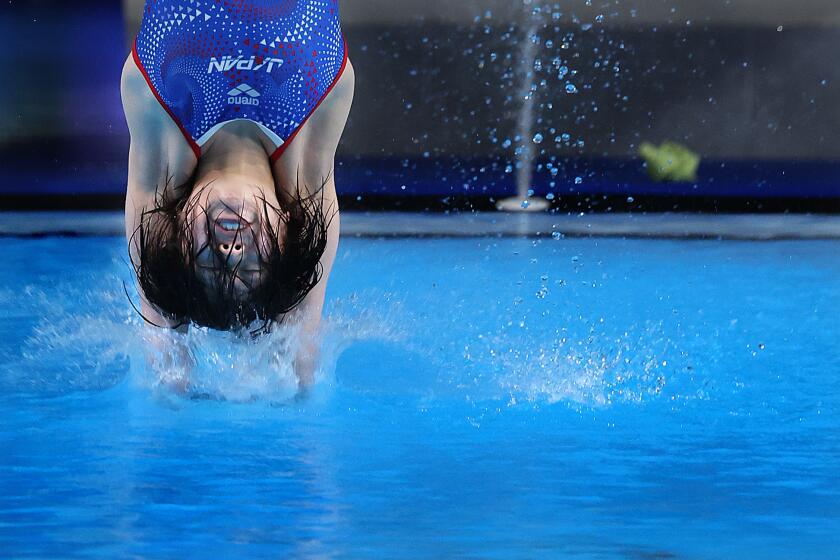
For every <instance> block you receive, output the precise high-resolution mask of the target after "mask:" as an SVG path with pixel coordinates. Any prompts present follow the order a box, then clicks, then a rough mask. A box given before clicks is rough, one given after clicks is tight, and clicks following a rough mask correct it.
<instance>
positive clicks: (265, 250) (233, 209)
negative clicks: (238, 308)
mask: <svg viewBox="0 0 840 560" xmlns="http://www.w3.org/2000/svg"><path fill="white" fill-rule="evenodd" d="M214 187H218V186H217V185H210V186H208V187H207V188H206V189H204V190H202V191H200V192H199V193H198V194H197V197H198V198H197V199H196V200H195V201H190V202H191V203H190V204H188V205H187V208H188V209H189V215H188V216H186V217H187V219H189V220H190V221H191V228H190V229H191V232H192V236H193V253H194V254H193V257H194V259H195V266H196V267H197V273H198V276H199V278H200V279H201V280H202V282H203V283H204V284H205V286H208V287H211V286H216V285H218V284H219V282H224V285H226V283H227V282H226V281H228V280H229V279H233V289H234V293H235V294H236V295H242V294H244V293H247V291H249V290H250V289H253V288H254V287H256V286H257V285H259V282H260V278H261V270H260V266H261V263H262V260H263V259H262V257H264V256H265V255H268V254H269V253H270V251H271V249H272V247H271V243H274V242H275V241H274V239H278V240H279V239H282V234H283V233H284V231H283V224H282V220H280V218H279V216H274V215H275V214H276V213H275V212H272V211H269V212H268V216H267V215H266V211H265V206H264V204H263V200H264V199H265V200H266V202H267V203H268V204H269V205H271V206H275V207H276V199H275V200H274V201H271V200H268V199H266V197H265V196H264V195H263V192H262V191H260V190H258V189H255V188H254V189H250V190H248V189H239V190H234V189H230V188H228V189H225V188H214ZM222 187H224V186H223V185H222ZM193 202H195V203H193ZM272 216H274V219H272ZM269 228H271V232H273V235H271V234H270V232H269Z"/></svg>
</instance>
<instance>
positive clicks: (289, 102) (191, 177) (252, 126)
mask: <svg viewBox="0 0 840 560" xmlns="http://www.w3.org/2000/svg"><path fill="white" fill-rule="evenodd" d="M121 90H122V99H123V107H124V110H125V116H126V120H127V122H128V126H129V130H130V133H131V147H130V151H129V162H128V187H127V196H126V205H125V224H126V235H127V237H128V240H129V247H128V249H129V255H130V260H131V264H132V267H133V269H134V272H135V274H136V277H137V284H138V289H139V298H140V309H139V311H140V313H141V314H142V316H143V318H144V319H145V320H146V321H147V322H148V323H151V324H153V325H156V326H158V327H162V328H167V329H178V330H181V331H184V330H186V329H188V328H189V327H190V325H198V326H203V327H209V328H212V329H217V330H234V331H240V330H245V329H247V330H248V331H250V332H251V334H253V335H257V334H259V333H261V332H268V331H269V330H270V329H271V328H272V325H276V324H278V323H282V322H284V321H294V322H295V324H297V325H298V326H299V328H300V329H301V332H302V338H303V340H304V341H305V342H306V343H305V344H302V345H301V350H299V352H298V354H299V355H298V356H297V357H296V359H295V369H296V372H297V375H298V377H299V379H300V382H301V383H302V384H305V383H306V381H307V380H309V379H310V378H311V375H312V370H313V368H314V363H315V359H316V356H315V354H316V353H317V343H316V342H315V340H314V338H315V334H316V332H317V330H318V326H319V323H320V320H321V312H322V308H323V304H324V296H325V291H326V285H327V281H328V279H329V276H330V271H331V268H332V264H333V260H334V259H335V254H336V249H337V246H338V237H339V213H338V206H337V197H336V190H335V178H334V173H333V171H334V158H335V152H336V149H337V146H338V143H339V140H340V138H341V135H342V133H343V131H344V127H345V124H346V121H347V117H348V113H349V111H350V106H351V103H352V100H353V90H354V73H353V68H352V66H351V64H350V62H349V60H348V55H347V47H346V44H345V41H344V37H343V34H342V30H341V24H340V21H339V9H338V0H227V1H224V2H221V1H219V0H190V2H178V1H175V0H146V3H145V7H144V14H143V21H142V25H141V29H140V32H139V34H138V35H137V38H136V40H135V42H134V46H133V49H132V52H131V55H130V56H129V57H128V60H127V61H126V63H125V66H124V69H123V75H122V84H121Z"/></svg>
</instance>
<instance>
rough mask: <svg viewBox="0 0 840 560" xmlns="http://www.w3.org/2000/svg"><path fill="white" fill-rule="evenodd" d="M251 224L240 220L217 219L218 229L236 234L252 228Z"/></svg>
mask: <svg viewBox="0 0 840 560" xmlns="http://www.w3.org/2000/svg"><path fill="white" fill-rule="evenodd" d="M250 226H251V224H250V223H249V222H246V221H245V220H242V219H239V218H236V219H234V218H217V219H216V227H217V228H219V229H221V230H222V231H229V232H235V231H239V230H240V229H243V228H247V227H250Z"/></svg>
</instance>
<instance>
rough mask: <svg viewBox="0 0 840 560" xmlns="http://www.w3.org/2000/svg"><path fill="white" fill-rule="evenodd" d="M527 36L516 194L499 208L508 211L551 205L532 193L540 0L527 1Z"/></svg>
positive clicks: (523, 55)
mask: <svg viewBox="0 0 840 560" xmlns="http://www.w3.org/2000/svg"><path fill="white" fill-rule="evenodd" d="M523 8H524V17H525V25H524V26H523V27H524V29H525V36H524V37H523V38H522V40H521V43H520V44H521V49H520V51H519V69H520V72H519V80H520V84H519V90H518V91H517V99H518V100H520V102H521V105H520V107H519V113H518V116H517V120H516V138H518V139H519V145H518V146H517V149H516V197H515V198H509V199H505V200H503V201H500V203H499V209H500V210H506V211H531V212H533V211H540V210H545V209H546V208H547V207H548V204H547V202H546V201H545V200H544V199H541V198H534V197H533V196H532V194H533V191H532V185H533V178H534V164H535V161H536V156H537V143H536V141H535V140H534V125H535V123H536V117H537V108H538V106H537V101H538V99H537V98H538V95H539V81H538V80H537V70H536V66H537V57H538V56H539V47H540V44H541V42H542V41H541V39H540V37H539V31H540V29H541V28H542V26H543V24H544V17H545V10H543V9H542V6H541V4H540V0H524V2H523Z"/></svg>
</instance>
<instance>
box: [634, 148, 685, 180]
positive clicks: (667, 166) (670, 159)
mask: <svg viewBox="0 0 840 560" xmlns="http://www.w3.org/2000/svg"><path fill="white" fill-rule="evenodd" d="M639 155H641V156H642V157H643V158H644V160H645V162H646V163H647V170H648V175H650V178H651V179H653V180H654V181H656V182H664V181H669V182H675V183H679V182H694V181H696V180H697V168H698V167H699V166H700V156H699V155H697V154H696V153H694V152H692V151H691V150H689V149H688V148H686V147H685V146H683V145H682V144H677V143H676V142H664V143H663V144H662V145H661V146H655V145H654V144H651V143H649V142H643V143H642V145H641V146H639Z"/></svg>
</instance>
